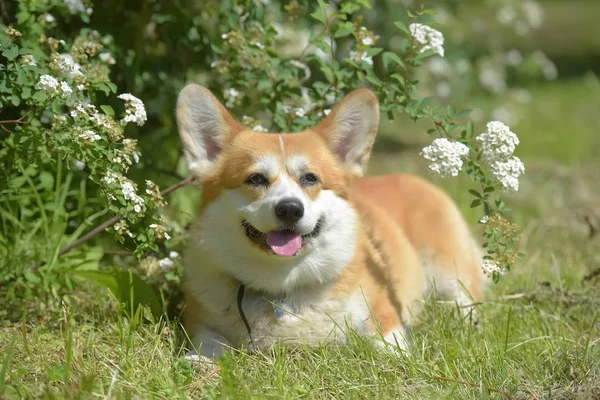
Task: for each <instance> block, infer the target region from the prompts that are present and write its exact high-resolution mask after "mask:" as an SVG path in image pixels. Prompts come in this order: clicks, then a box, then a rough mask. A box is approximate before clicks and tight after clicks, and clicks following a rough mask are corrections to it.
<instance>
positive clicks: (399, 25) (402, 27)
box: [394, 21, 410, 35]
mask: <svg viewBox="0 0 600 400" xmlns="http://www.w3.org/2000/svg"><path fill="white" fill-rule="evenodd" d="M394 25H396V27H397V28H398V29H400V30H401V31H402V32H404V33H406V34H407V35H410V32H409V30H408V28H407V27H406V25H405V24H404V22H402V21H396V22H394Z"/></svg>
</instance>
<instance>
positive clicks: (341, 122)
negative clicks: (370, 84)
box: [314, 89, 379, 176]
mask: <svg viewBox="0 0 600 400" xmlns="http://www.w3.org/2000/svg"><path fill="white" fill-rule="evenodd" d="M378 126H379V102H378V101H377V97H375V95H374V94H373V92H371V91H370V90H368V89H357V90H355V91H353V92H352V93H350V94H349V95H348V96H346V97H345V98H344V99H343V100H342V101H341V102H340V103H339V104H338V105H337V106H336V107H335V108H334V109H333V111H332V112H331V113H330V114H329V115H328V116H327V118H325V119H324V120H323V122H321V123H320V124H319V125H317V126H316V127H315V128H314V130H315V131H316V132H317V133H318V134H319V135H321V136H322V137H323V138H324V139H325V141H326V142H327V143H328V145H329V148H330V149H331V151H333V153H334V154H335V155H336V156H337V157H338V158H339V160H340V161H341V162H342V164H343V165H344V167H345V169H346V170H347V171H348V172H350V173H352V174H354V175H357V176H362V175H363V174H364V172H365V169H366V167H367V162H368V161H369V155H370V154H371V148H372V147H373V142H374V141H375V135H376V134H377V128H378Z"/></svg>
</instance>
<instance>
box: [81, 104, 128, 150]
mask: <svg viewBox="0 0 600 400" xmlns="http://www.w3.org/2000/svg"><path fill="white" fill-rule="evenodd" d="M69 114H70V115H71V117H72V118H75V119H87V120H89V121H90V122H92V124H93V125H94V126H96V127H97V128H101V129H103V130H105V131H106V132H107V133H108V137H109V138H110V139H111V140H112V141H113V142H116V141H118V140H121V139H122V138H123V130H122V129H121V128H120V127H119V125H118V124H117V123H116V122H115V120H114V119H113V118H112V117H110V116H108V115H105V114H102V113H100V112H98V110H97V109H96V106H94V105H93V104H84V103H81V102H76V103H75V104H73V106H72V108H71V111H70V113H69ZM80 123H81V122H80Z"/></svg>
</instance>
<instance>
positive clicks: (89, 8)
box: [85, 7, 94, 15]
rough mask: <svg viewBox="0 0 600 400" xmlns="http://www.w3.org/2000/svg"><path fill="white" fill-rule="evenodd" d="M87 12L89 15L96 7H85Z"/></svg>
mask: <svg viewBox="0 0 600 400" xmlns="http://www.w3.org/2000/svg"><path fill="white" fill-rule="evenodd" d="M85 13H86V14H87V15H92V14H93V13H94V9H93V8H92V7H88V8H86V9H85Z"/></svg>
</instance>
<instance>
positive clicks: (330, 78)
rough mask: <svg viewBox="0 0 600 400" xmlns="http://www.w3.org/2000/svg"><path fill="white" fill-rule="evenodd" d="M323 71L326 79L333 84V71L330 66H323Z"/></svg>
mask: <svg viewBox="0 0 600 400" xmlns="http://www.w3.org/2000/svg"><path fill="white" fill-rule="evenodd" d="M321 71H323V74H325V78H326V79H327V81H328V82H333V70H332V69H331V67H330V66H329V65H321Z"/></svg>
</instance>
